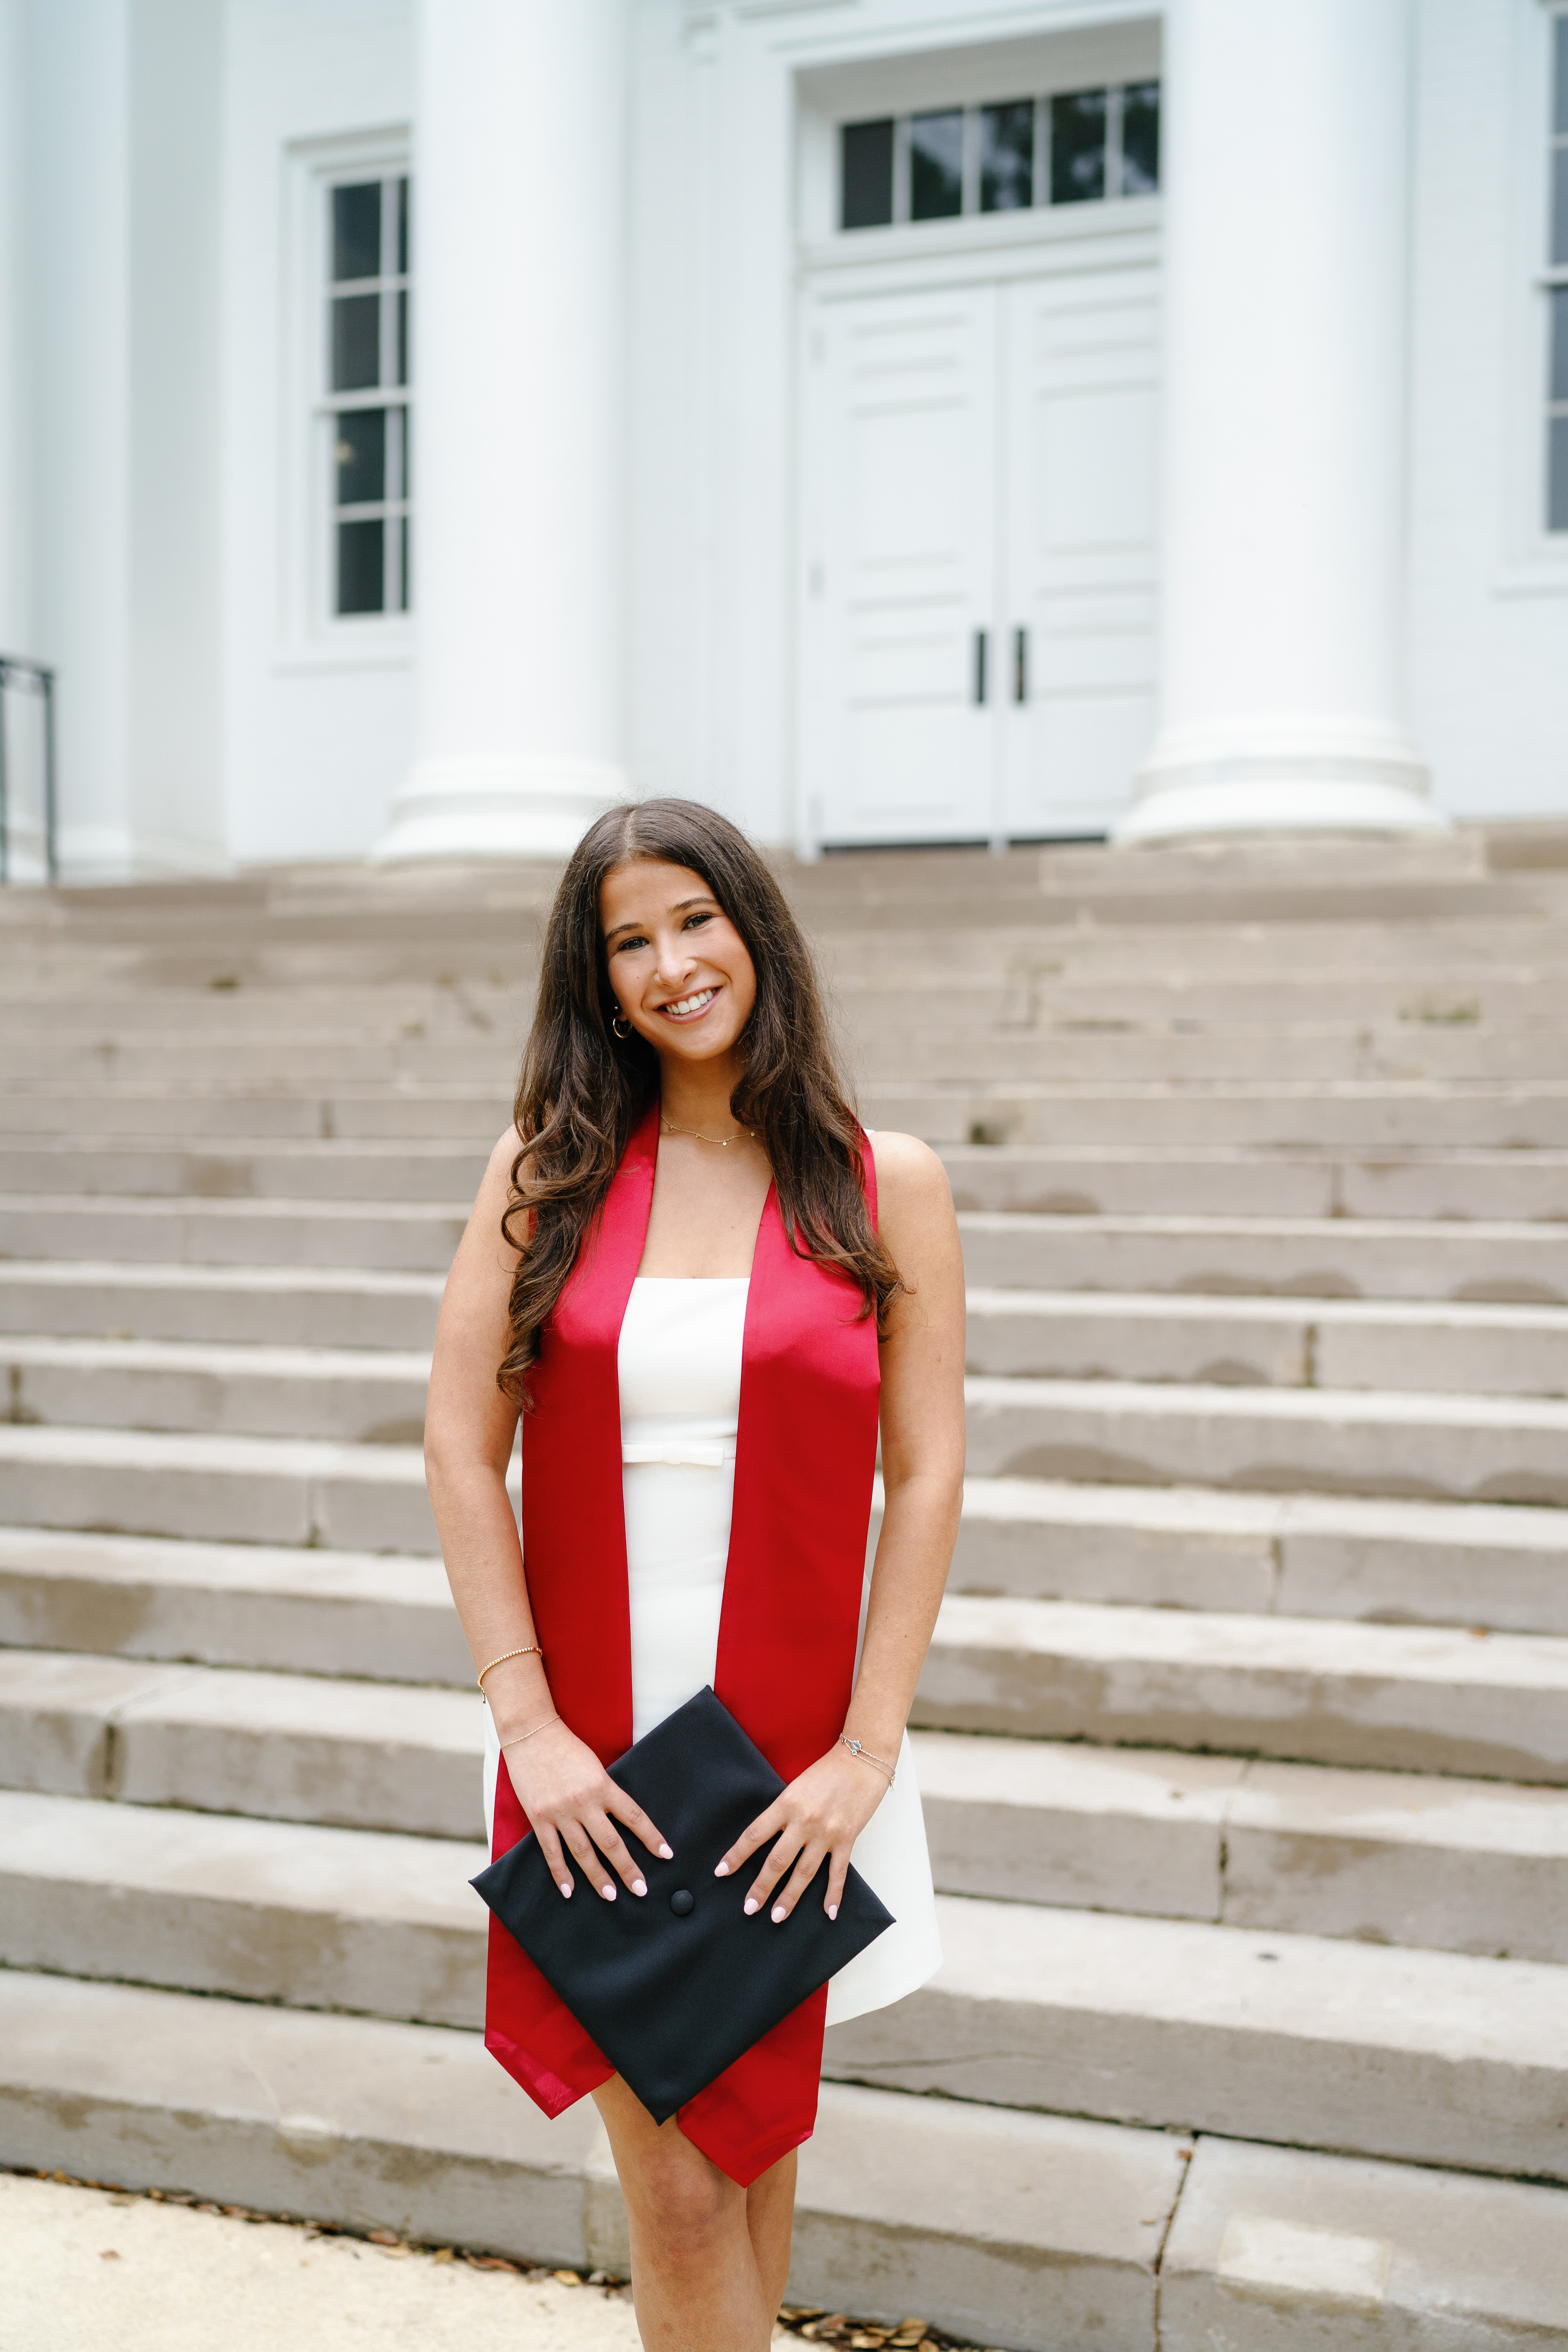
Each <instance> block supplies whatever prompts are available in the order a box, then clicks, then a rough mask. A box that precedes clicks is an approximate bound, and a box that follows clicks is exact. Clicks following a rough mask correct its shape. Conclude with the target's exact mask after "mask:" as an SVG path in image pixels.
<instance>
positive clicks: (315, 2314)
mask: <svg viewBox="0 0 1568 2352" xmlns="http://www.w3.org/2000/svg"><path fill="white" fill-rule="evenodd" d="M384 2235H385V2237H386V2239H387V2241H388V2242H386V2243H384V2244H379V2245H378V2244H376V2243H375V2242H374V2241H372V2240H366V2239H364V2238H356V2237H349V2236H344V2235H340V2234H339V2233H337V2232H336V2231H322V2230H318V2229H314V2228H312V2227H311V2226H310V2224H309V2223H308V2222H296V2221H268V2220H267V2219H265V2218H264V2217H262V2216H260V2215H256V2214H247V2213H246V2212H245V2211H244V2210H242V2209H241V2208H239V2207H237V2206H231V2207H227V2208H225V2209H224V2210H221V2211H220V2210H218V2209H217V2208H216V2207H214V2206H205V2207H201V2206H194V2205H192V2204H190V2203H188V2202H178V2201H174V2200H171V2199H160V2198H158V2197H156V2196H151V2197H150V2196H145V2195H135V2194H132V2193H131V2192H129V2191H127V2190H124V2189H94V2188H89V2187H88V2186H86V2185H84V2184H83V2183H81V2182H79V2181H72V2180H68V2179H65V2178H64V2176H63V2175H60V2176H57V2177H56V2178H55V2179H38V2178H37V2176H36V2175H33V2174H27V2173H15V2172H0V2246H3V2247H4V2249H5V2287H4V2301H3V2304H0V2352H213V2347H215V2345H216V2344H217V2343H218V2342H220V2341H221V2343H222V2345H223V2347H224V2352H279V2347H282V2346H287V2347H289V2352H340V2347H343V2346H348V2347H362V2352H404V2347H407V2352H416V2347H417V2352H471V2347H473V2346H474V2345H475V2344H476V2343H500V2344H504V2345H505V2346H506V2347H508V2352H640V2347H641V2343H642V2338H641V2337H640V2336H639V2335H638V2333H637V2321H636V2319H635V2317H634V2316H633V2313H632V2305H631V2294H630V2290H629V2289H628V2288H626V2286H624V2285H620V2284H615V2283H610V2284H601V2283H599V2281H600V2278H601V2274H599V2273H595V2274H594V2276H593V2277H591V2278H589V2279H583V2278H581V2277H580V2276H579V2275H578V2274H577V2273H575V2272H573V2271H555V2272H549V2271H542V2270H535V2271H531V2272H529V2273H520V2272H519V2271H518V2269H517V2268H516V2266H515V2265H514V2264H512V2263H504V2262H500V2261H498V2260H496V2259H495V2258H494V2257H492V2256H479V2257H476V2256H473V2255H464V2254H459V2253H458V2252H456V2251H455V2250H454V2249H452V2248H449V2247H448V2248H447V2249H445V2250H442V2251H436V2250H430V2249H426V2248H422V2247H414V2246H410V2245H408V2244H406V2243H404V2242H399V2241H397V2240H395V2239H393V2238H392V2237H391V2233H390V2232H385V2233H384ZM788 2316H789V2317H790V2318H791V2319H792V2320H793V2321H794V2322H795V2326H793V2327H785V2326H778V2327H776V2328H775V2329H774V2331H773V2333H774V2341H775V2342H778V2343H787V2342H790V2341H793V2340H798V2338H797V2330H798V2332H799V2334H800V2335H804V2336H814V2337H815V2336H818V2334H819V2329H818V2327H817V2326H814V2325H813V2324H812V2318H811V2315H808V2314H807V2313H806V2312H805V2311H802V2312H798V2313H797V2312H795V2311H791V2312H790V2313H789V2314H788ZM836 2322H837V2324H836ZM820 2336H821V2340H823V2341H826V2342H829V2343H834V2344H846V2343H847V2344H850V2345H861V2344H865V2345H876V2346H879V2347H880V2346H889V2347H899V2352H903V2347H912V2352H921V2346H922V2344H923V2346H924V2347H925V2352H945V2347H951V2346H952V2338H951V2337H948V2336H942V2335H940V2334H938V2333H935V2332H932V2333H931V2334H930V2335H922V2333H921V2322H920V2321H918V2320H911V2321H906V2322H905V2323H904V2325H903V2326H901V2327H899V2328H897V2329H890V2328H887V2327H880V2326H879V2327H873V2328H870V2329H868V2330H865V2331H862V2330H860V2329H858V2328H857V2327H856V2326H855V2325H854V2323H853V2322H850V2323H845V2322H843V2321H842V2320H839V2319H837V2315H832V2316H829V2317H827V2318H826V2319H825V2320H824V2321H823V2322H822V2324H821V2330H820ZM956 2352H963V2347H957V2348H956Z"/></svg>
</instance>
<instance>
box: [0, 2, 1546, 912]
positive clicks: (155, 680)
mask: <svg viewBox="0 0 1568 2352" xmlns="http://www.w3.org/2000/svg"><path fill="white" fill-rule="evenodd" d="M0 652H3V653H8V654H14V655H19V656H31V657H33V658H35V659H38V660H41V661H44V662H47V663H49V664H51V665H52V666H54V667H55V668H56V669H57V671H58V744H59V800H60V852H61V859H62V865H63V867H64V870H65V871H66V872H67V873H68V874H72V873H74V874H78V875H82V876H104V877H109V876H116V875H124V874H134V873H144V872H158V871H182V870H187V871H203V870H215V869H218V868H221V867H224V866H227V865H230V864H232V863H234V862H250V861H268V862H269V861H275V860H285V859H294V858H343V857H347V858H353V857H360V856H391V857H403V856H431V855H436V856H450V855H468V854H478V855H506V854H518V853H535V852H556V851H559V850H562V849H563V848H564V847H566V846H567V845H569V844H570V842H571V841H572V840H573V839H574V838H575V836H576V835H577V833H578V832H579V831H580V830H581V827H582V825H583V824H584V822H585V821H586V820H587V818H588V817H589V816H590V815H591V814H593V812H594V811H595V809H597V808H598V807H600V806H603V805H604V804H605V803H606V802H607V801H609V800H610V799H613V798H616V797H618V796H621V795H622V794H624V793H628V792H633V793H657V792H677V793H692V794H695V795H697V796H700V797H701V798H703V799H707V800H710V801H712V802H714V803H717V804H718V805H720V806H721V807H724V808H726V809H728V810H729V811H730V812H731V814H734V815H735V816H737V817H738V818H739V819H741V820H742V822H743V823H744V824H747V825H748V826H750V827H751V828H752V830H753V832H754V833H755V834H757V835H759V836H760V837H762V838H763V839H765V840H768V841H774V842H781V843H792V844H794V845H796V846H797V847H798V848H800V849H801V850H803V851H805V852H806V853H808V854H809V853H812V852H815V851H816V849H818V848H819V847H822V846H824V845H829V846H831V845H847V844H852V843H876V842H919V841H1005V840H1029V839H1047V838H1061V837H1070V836H1072V835H1105V834H1108V833H1111V834H1120V835H1124V836H1128V837H1140V836H1144V837H1149V836H1159V835H1177V834H1182V833H1192V832H1207V831H1213V830H1216V829H1218V830H1224V829H1226V828H1232V827H1237V826H1239V827H1244V828H1250V827H1256V826H1268V825H1275V826H1300V825H1310V826H1332V827H1337V828H1346V827H1348V828H1352V829H1353V828H1369V829H1378V830H1395V831H1398V830H1410V829H1420V828H1424V827H1431V826H1434V825H1439V824H1444V823H1446V822H1448V821H1450V820H1451V819H1454V818H1473V817H1507V816H1515V815H1530V814H1543V813H1556V814H1568V0H1296V4H1295V5H1290V6H1287V5H1285V0H1170V5H1169V6H1168V7H1167V8H1166V9H1165V10H1164V12H1163V15H1155V14H1152V13H1150V12H1149V11H1148V10H1147V9H1146V8H1140V7H1138V6H1136V5H1134V6H1118V5H1109V0H722V4H721V5H720V0H704V4H703V5H699V4H698V0H0ZM9 699H10V700H11V702H12V703H13V705H14V706H15V703H16V698H9ZM24 723H25V720H24V715H23V714H21V713H20V712H19V710H18V709H16V708H15V707H14V708H13V709H12V713H11V721H10V724H11V727H12V730H13V732H14V734H16V730H20V729H22V728H23V726H24ZM22 748H23V747H22V746H21V744H20V737H19V734H17V736H16V741H15V742H14V743H13V754H12V761H11V766H12V771H13V774H14V776H15V775H17V774H19V773H20V772H21V766H22V764H25V762H24V761H23V760H22Z"/></svg>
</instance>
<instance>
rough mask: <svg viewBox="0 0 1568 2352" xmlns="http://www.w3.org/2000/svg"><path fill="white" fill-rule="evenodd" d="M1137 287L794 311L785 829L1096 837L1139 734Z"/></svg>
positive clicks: (1143, 548) (1150, 462) (1150, 429)
mask: <svg viewBox="0 0 1568 2352" xmlns="http://www.w3.org/2000/svg"><path fill="white" fill-rule="evenodd" d="M1157 290H1158V289H1157V272H1156V270H1155V268H1154V267H1153V266H1152V265H1151V264H1148V263H1142V264H1138V265H1132V266H1129V267H1127V268H1104V267H1101V268H1085V269H1082V270H1079V271H1068V272H1053V274H1052V275H1050V276H1048V277H1047V276H1042V277H1038V278H1016V279H1013V280H1011V281H1008V282H1003V283H989V284H987V283H982V284H974V285H960V286H956V287H942V288H939V289H927V290H921V291H920V292H897V291H889V292H875V293H868V292H856V293H843V292H840V291H839V290H838V289H836V288H834V287H830V286H829V287H823V288H821V289H818V290H815V291H813V292H812V293H810V294H808V296H807V298H806V303H805V319H804V327H805V348H804V354H803V357H804V371H805V381H804V399H803V425H804V431H803V436H802V557H803V562H802V579H803V598H804V602H803V608H802V614H801V635H800V645H801V656H802V657H801V665H800V688H801V706H800V713H799V728H798V736H797V740H798V744H799V754H800V761H801V775H800V790H801V800H802V806H803V810H804V812H805V825H804V826H803V831H805V832H807V833H809V834H810V835H811V836H812V837H814V838H815V839H816V840H817V841H821V842H826V843H829V844H831V843H850V842H879V841H882V842H895V841H896V842H918V841H975V840H993V841H994V840H1001V839H1006V838H1012V839H1028V838H1042V837H1046V838H1048V837H1051V836H1053V835H1073V834H1095V833H1102V832H1104V831H1105V829H1106V827H1107V826H1108V825H1109V824H1110V823H1111V821H1112V820H1113V819H1114V818H1115V816H1116V815H1117V814H1118V813H1119V811H1120V810H1121V809H1122V808H1123V807H1125V805H1126V804H1127V803H1128V801H1129V800H1130V798H1131V778H1132V773H1133V770H1134V769H1135V767H1136V766H1137V764H1138V762H1139V761H1140V759H1141V758H1142V755H1143V753H1144V752H1145V751H1146V750H1147V748H1148V745H1149V741H1150V738H1151V736H1152V731H1153V728H1152V716H1153V670H1154V591H1155V541H1154V527H1155V501H1154V492H1155V485H1154V436H1155V404H1156V394H1157V387H1156V382H1155V362H1156V342H1155V325H1156V317H1155V313H1156V299H1157Z"/></svg>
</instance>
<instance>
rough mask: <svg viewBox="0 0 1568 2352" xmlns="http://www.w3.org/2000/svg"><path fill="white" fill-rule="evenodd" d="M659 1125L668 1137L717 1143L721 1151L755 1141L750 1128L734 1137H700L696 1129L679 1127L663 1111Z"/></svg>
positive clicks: (743, 1129)
mask: <svg viewBox="0 0 1568 2352" xmlns="http://www.w3.org/2000/svg"><path fill="white" fill-rule="evenodd" d="M658 1123H659V1125H660V1127H662V1128H663V1129H664V1131H665V1133H666V1135H689V1136H691V1137H693V1138H694V1139H695V1140H696V1141H697V1142H699V1143H716V1144H717V1145H718V1147H719V1149H720V1150H721V1151H728V1150H729V1149H730V1146H731V1144H732V1143H751V1142H753V1141H754V1140H755V1134H754V1130H753V1129H751V1128H749V1127H742V1129H739V1131H738V1132H737V1133H736V1134H734V1135H700V1134H699V1133H698V1130H697V1129H696V1128H694V1127H677V1126H676V1124H675V1122H674V1120H673V1119H668V1118H666V1117H665V1115H664V1113H663V1112H662V1111H660V1112H659V1115H658Z"/></svg>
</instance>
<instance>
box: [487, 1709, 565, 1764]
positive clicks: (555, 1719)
mask: <svg viewBox="0 0 1568 2352" xmlns="http://www.w3.org/2000/svg"><path fill="white" fill-rule="evenodd" d="M560 1720H561V1717H559V1716H558V1715H547V1716H546V1717H545V1718H544V1720H543V1722H542V1723H536V1724H535V1725H534V1727H533V1731H520V1732H519V1733H518V1735H517V1737H516V1738H515V1739H503V1740H502V1741H501V1753H502V1755H503V1756H504V1755H505V1753H506V1751H507V1749H508V1748H521V1746H522V1743H523V1741H524V1740H525V1739H531V1738H533V1732H534V1731H548V1730H549V1728H550V1727H551V1725H552V1723H559V1722H560Z"/></svg>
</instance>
